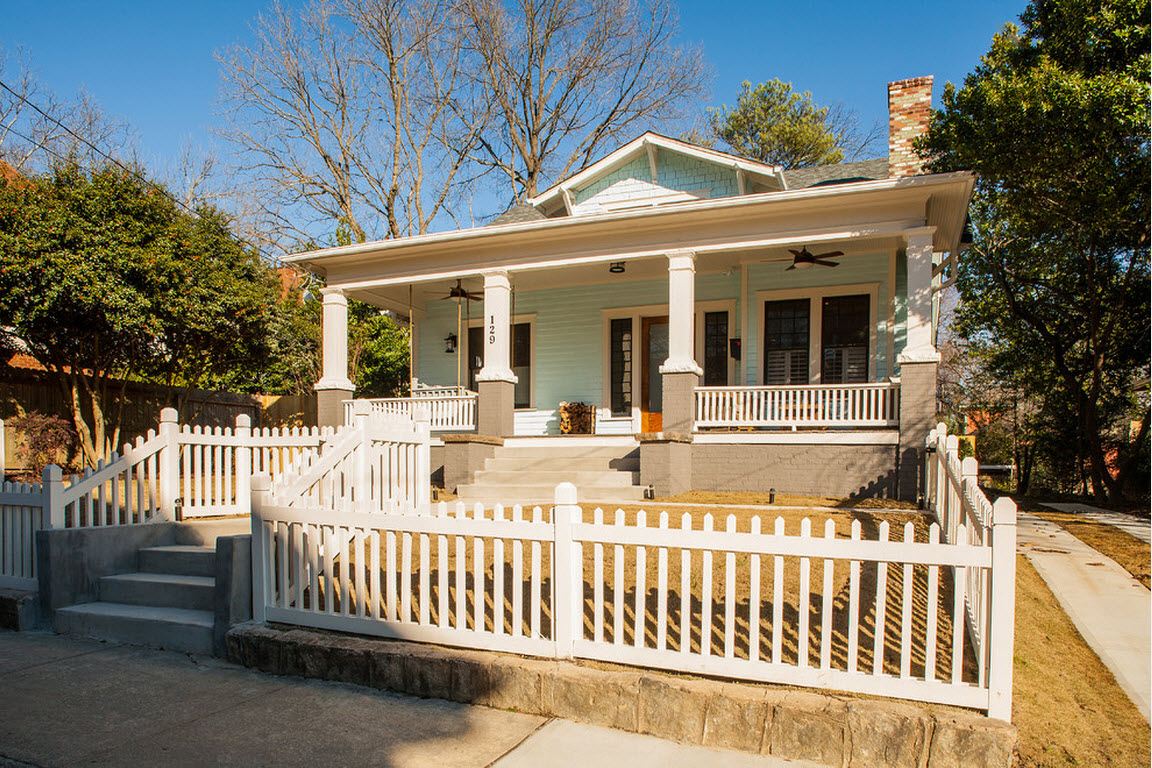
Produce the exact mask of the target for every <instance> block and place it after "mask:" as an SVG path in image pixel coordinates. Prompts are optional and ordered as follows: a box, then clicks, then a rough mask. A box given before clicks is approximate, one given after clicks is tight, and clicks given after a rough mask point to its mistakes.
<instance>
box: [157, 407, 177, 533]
mask: <svg viewBox="0 0 1152 768" xmlns="http://www.w3.org/2000/svg"><path fill="white" fill-rule="evenodd" d="M176 419H177V413H176V409H175V408H165V409H163V410H162V411H160V439H161V444H160V515H161V516H162V517H165V518H167V519H169V520H175V519H176V500H177V499H178V498H179V497H180V425H178V424H177V423H176Z"/></svg>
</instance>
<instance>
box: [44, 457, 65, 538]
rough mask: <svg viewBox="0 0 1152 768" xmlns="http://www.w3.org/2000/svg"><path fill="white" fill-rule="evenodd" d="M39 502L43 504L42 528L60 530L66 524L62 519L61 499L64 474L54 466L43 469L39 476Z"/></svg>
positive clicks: (62, 505) (62, 507)
mask: <svg viewBox="0 0 1152 768" xmlns="http://www.w3.org/2000/svg"><path fill="white" fill-rule="evenodd" d="M40 477H41V480H40V493H41V496H40V498H41V500H42V502H43V504H44V506H43V510H44V511H43V515H44V518H43V519H44V527H45V528H54V529H57V530H59V529H61V528H64V526H65V525H66V524H67V520H65V518H64V504H63V503H62V502H61V497H62V496H63V494H64V472H63V471H62V470H61V469H60V467H58V466H56V465H55V464H49V465H48V466H46V467H44V473H43V474H42V475H41V476H40Z"/></svg>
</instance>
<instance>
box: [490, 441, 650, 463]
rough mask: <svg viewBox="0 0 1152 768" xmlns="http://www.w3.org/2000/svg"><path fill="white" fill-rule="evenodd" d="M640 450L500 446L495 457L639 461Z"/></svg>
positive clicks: (618, 447)
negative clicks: (626, 458) (627, 459)
mask: <svg viewBox="0 0 1152 768" xmlns="http://www.w3.org/2000/svg"><path fill="white" fill-rule="evenodd" d="M639 451H640V449H639V448H637V447H628V446H619V445H617V446H612V445H587V446H583V445H555V446H551V445H549V446H524V447H518V446H502V447H500V448H498V449H497V450H496V455H497V456H500V457H502V458H509V459H537V458H544V457H548V458H566V459H581V458H583V459H597V458H604V459H619V458H624V457H625V456H628V455H629V454H633V453H634V454H635V455H636V457H637V460H639V456H640V452H639Z"/></svg>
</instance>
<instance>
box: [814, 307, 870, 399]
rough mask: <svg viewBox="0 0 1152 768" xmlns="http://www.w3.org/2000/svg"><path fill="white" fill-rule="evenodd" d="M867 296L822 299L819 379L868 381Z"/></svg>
mask: <svg viewBox="0 0 1152 768" xmlns="http://www.w3.org/2000/svg"><path fill="white" fill-rule="evenodd" d="M869 315H870V313H869V306H868V295H867V294H862V295H858V296H828V297H825V298H824V300H823V310H822V313H821V332H820V336H821V339H820V342H821V344H820V345H821V348H822V350H823V352H822V354H821V358H820V381H821V382H823V383H824V384H858V383H862V382H866V381H868V320H869Z"/></svg>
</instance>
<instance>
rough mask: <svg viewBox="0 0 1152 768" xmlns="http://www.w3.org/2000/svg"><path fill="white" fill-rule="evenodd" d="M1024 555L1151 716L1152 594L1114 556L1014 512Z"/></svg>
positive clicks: (1089, 642) (1091, 645)
mask: <svg viewBox="0 0 1152 768" xmlns="http://www.w3.org/2000/svg"><path fill="white" fill-rule="evenodd" d="M1017 521H1018V525H1017V531H1018V538H1017V543H1018V547H1019V550H1020V552H1021V553H1022V554H1024V555H1026V556H1027V557H1028V560H1029V561H1030V562H1031V563H1032V565H1033V566H1034V567H1035V568H1036V570H1037V571H1038V572H1039V573H1040V576H1041V577H1042V578H1043V579H1044V581H1045V583H1046V584H1047V585H1048V588H1049V589H1051V590H1052V593H1053V594H1054V595H1056V599H1057V600H1058V601H1059V602H1060V607H1061V608H1063V609H1064V612H1065V613H1067V614H1068V617H1069V618H1071V619H1072V623H1073V624H1075V625H1076V629H1077V630H1079V632H1080V634H1081V635H1082V636H1083V637H1084V640H1085V641H1086V642H1087V643H1088V645H1089V647H1091V648H1092V650H1093V651H1095V652H1096V655H1097V656H1099V657H1100V660H1101V661H1103V662H1104V665H1105V666H1106V667H1108V669H1109V670H1110V671H1111V672H1112V674H1113V675H1114V676H1115V677H1116V682H1117V683H1119V684H1120V687H1121V688H1122V689H1123V690H1124V692H1125V693H1126V694H1128V698H1130V699H1131V700H1132V702H1133V703H1134V704H1135V705H1136V708H1137V709H1139V710H1140V713H1141V714H1142V715H1144V719H1145V720H1147V719H1148V718H1149V710H1150V701H1149V700H1150V698H1152V655H1150V654H1152V594H1150V593H1149V591H1148V590H1147V589H1145V588H1144V586H1143V585H1142V584H1141V583H1140V582H1138V581H1136V580H1135V579H1134V578H1132V576H1131V574H1129V573H1128V572H1127V571H1126V570H1124V569H1123V568H1121V567H1120V566H1119V565H1117V564H1116V562H1115V561H1114V560H1111V559H1110V558H1107V557H1105V556H1104V555H1102V554H1100V553H1099V552H1097V551H1096V550H1094V549H1092V548H1091V547H1089V546H1088V545H1087V544H1085V543H1084V542H1082V541H1080V540H1079V539H1077V538H1076V537H1075V536H1073V535H1072V534H1070V533H1068V532H1067V531H1066V530H1064V529H1063V528H1061V527H1060V526H1058V525H1056V524H1055V523H1050V522H1048V521H1046V520H1043V519H1041V518H1039V517H1036V516H1035V515H1030V514H1028V513H1026V512H1020V513H1019V514H1018V516H1017Z"/></svg>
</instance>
